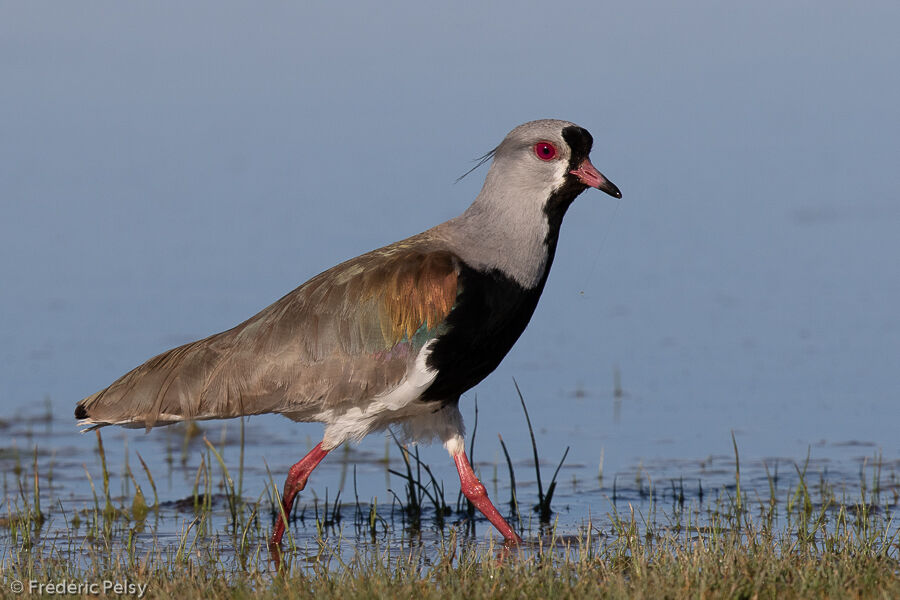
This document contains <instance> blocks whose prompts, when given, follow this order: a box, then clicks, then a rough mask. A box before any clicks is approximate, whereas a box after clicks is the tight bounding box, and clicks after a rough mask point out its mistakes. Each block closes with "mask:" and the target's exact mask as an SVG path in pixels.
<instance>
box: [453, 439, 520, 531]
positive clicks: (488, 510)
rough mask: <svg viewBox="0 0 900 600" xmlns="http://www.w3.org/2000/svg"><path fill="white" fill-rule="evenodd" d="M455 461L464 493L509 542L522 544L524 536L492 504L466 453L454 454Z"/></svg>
mask: <svg viewBox="0 0 900 600" xmlns="http://www.w3.org/2000/svg"><path fill="white" fill-rule="evenodd" d="M453 461H454V462H455V463H456V470H457V471H459V483H460V485H461V486H462V493H463V494H465V496H466V498H468V499H469V501H470V502H471V503H472V504H474V505H475V508H477V509H478V510H480V511H481V512H482V514H484V516H486V517H487V518H488V521H490V522H491V523H493V525H494V527H496V528H497V529H498V530H499V531H500V533H502V534H503V537H504V538H506V543H507V544H520V543H521V542H522V538H520V537H519V536H518V535H517V534H516V532H515V531H513V528H512V527H510V526H509V523H507V522H506V519H504V518H503V517H502V516H501V515H500V511H498V510H497V508H496V507H495V506H494V505H493V504H491V500H490V498H488V495H487V490H486V489H485V487H484V486H483V485H482V484H481V482H480V481H478V478H477V477H475V472H474V471H473V470H472V465H470V464H469V459H468V458H467V457H466V453H465V452H460V453H459V454H456V455H454V456H453Z"/></svg>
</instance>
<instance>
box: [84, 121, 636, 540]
mask: <svg viewBox="0 0 900 600" xmlns="http://www.w3.org/2000/svg"><path fill="white" fill-rule="evenodd" d="M592 144H593V138H592V137H591V134H590V133H588V132H587V131H586V130H584V129H582V128H581V127H579V126H577V125H575V124H573V123H569V122H566V121H556V120H542V121H532V122H530V123H525V124H524V125H520V126H518V127H516V128H515V129H513V130H512V131H511V132H510V133H509V135H507V136H506V138H505V139H504V140H503V142H502V143H501V144H500V145H499V146H497V147H496V148H495V149H494V150H493V151H492V152H490V153H489V154H488V155H486V156H485V161H486V160H488V159H490V158H492V159H493V161H492V163H491V166H490V169H489V170H488V173H487V176H486V178H485V182H484V187H482V189H481V192H480V193H479V194H478V197H476V198H475V201H474V202H473V203H472V205H471V206H470V207H469V208H468V209H467V210H466V211H465V212H464V213H463V214H461V215H459V216H458V217H456V218H453V219H451V220H449V221H447V222H445V223H441V224H440V225H438V226H436V227H433V228H431V229H429V230H428V231H425V232H423V233H420V234H418V235H414V236H412V237H410V238H407V239H405V240H402V241H399V242H396V243H394V244H391V245H390V246H385V247H384V248H379V249H378V250H373V251H371V252H369V253H367V254H363V255H362V256H358V257H356V258H353V259H351V260H348V261H347V262H344V263H341V264H339V265H337V266H336V267H332V268H331V269H328V270H327V271H325V272H324V273H321V274H319V275H317V276H315V277H313V278H312V279H310V280H309V281H307V282H306V283H304V284H303V285H301V286H300V287H298V288H297V289H295V290H294V291H292V292H290V293H289V294H287V295H286V296H284V297H283V298H281V299H280V300H278V301H277V302H275V303H274V304H272V305H271V306H269V307H268V308H265V309H263V310H262V311H261V312H260V313H259V314H257V315H255V316H253V317H251V318H250V319H248V320H246V321H244V322H243V323H241V324H240V325H238V326H236V327H234V328H232V329H229V330H228V331H224V332H222V333H218V334H216V335H213V336H210V337H208V338H205V339H202V340H199V341H196V342H192V343H190V344H185V345H184V346H179V347H178V348H173V349H172V350H169V351H168V352H164V353H163V354H160V355H159V356H156V357H154V358H151V359H150V360H148V361H147V362H145V363H144V364H142V365H141V366H139V367H137V368H136V369H134V370H133V371H129V372H128V373H126V374H125V375H123V376H122V377H120V378H119V379H117V380H116V381H115V382H113V384H112V385H110V386H109V387H108V388H106V389H104V390H101V391H99V392H97V393H96V394H94V395H93V396H90V397H88V398H85V399H84V400H82V401H81V402H79V403H78V405H77V406H76V407H75V417H76V418H78V419H80V422H79V425H81V426H87V427H88V428H89V429H93V428H96V427H102V426H104V425H124V426H125V427H145V428H147V429H148V430H149V429H150V428H151V427H153V426H156V425H169V424H171V423H176V422H178V421H186V420H198V419H224V418H232V417H239V416H242V415H258V414H262V413H278V414H281V415H284V416H286V417H288V418H289V419H293V420H294V421H318V422H321V423H324V424H325V435H324V437H323V438H322V441H321V442H319V444H317V445H316V447H315V448H313V449H312V451H310V452H309V454H307V455H306V456H305V457H303V459H302V460H301V461H300V462H298V463H297V464H295V465H294V466H293V467H291V469H290V471H289V472H288V476H287V480H286V481H285V484H284V493H283V495H282V506H283V509H284V512H283V514H284V515H288V514H289V513H290V511H291V507H292V505H293V502H294V497H295V495H296V494H297V492H299V491H300V490H302V489H303V488H304V486H305V485H306V480H307V478H308V477H309V475H310V473H311V472H312V470H313V469H314V468H315V467H316V465H318V464H319V462H320V461H321V460H322V459H323V458H324V457H325V455H326V454H328V452H329V451H331V450H332V449H334V448H336V447H337V446H339V445H340V444H342V443H343V442H345V441H348V440H360V439H361V438H363V437H364V436H365V435H367V434H369V433H371V432H373V431H378V430H383V429H385V428H387V427H389V426H391V425H399V426H400V427H402V430H403V433H404V434H405V435H406V437H407V439H409V440H411V441H426V442H427V441H430V440H432V439H434V438H437V439H439V440H440V441H441V442H443V444H444V447H445V448H446V449H447V451H448V452H449V453H450V456H451V457H453V460H454V462H455V463H456V468H457V470H458V471H459V480H460V484H461V487H462V491H463V493H464V494H465V496H466V498H468V499H469V500H470V501H471V502H472V503H473V504H474V505H475V506H476V507H477V508H478V509H479V510H480V511H481V512H482V513H483V514H484V515H485V516H486V517H487V518H488V520H489V521H490V522H491V523H493V525H494V526H495V527H496V528H497V529H498V530H499V531H500V533H502V534H503V536H504V538H506V541H507V542H508V543H517V542H520V541H521V538H519V536H518V535H517V534H516V533H515V531H513V529H512V527H510V526H509V524H508V523H507V522H506V520H505V519H504V518H503V517H502V516H501V515H500V513H499V512H498V511H497V509H496V508H495V507H494V505H493V504H492V503H491V501H490V500H489V499H488V496H487V491H486V490H485V487H484V486H483V485H482V484H481V482H479V481H478V478H477V477H476V476H475V473H474V472H473V471H472V467H471V465H470V464H469V459H468V458H467V457H466V453H465V449H464V442H463V433H464V427H463V422H462V416H461V415H460V413H459V409H458V407H457V405H458V403H459V398H460V395H461V394H462V393H463V392H465V391H466V390H468V389H470V388H471V387H473V386H474V385H475V384H477V383H478V382H480V381H481V380H482V379H484V378H485V377H486V376H487V375H488V374H489V373H490V372H491V371H493V370H494V369H495V368H496V367H497V365H498V364H500V361H501V360H502V359H503V357H504V356H505V355H506V353H507V352H509V350H510V348H512V346H513V344H514V343H515V341H516V340H517V339H518V337H519V336H520V335H521V334H522V331H523V330H524V329H525V326H526V325H527V324H528V321H529V320H530V319H531V315H532V313H533V312H534V309H535V307H536V306H537V302H538V298H539V297H540V295H541V291H542V290H543V289H544V284H545V283H546V281H547V275H548V273H549V271H550V265H551V263H552V262H553V255H554V253H555V251H556V243H557V240H558V237H559V229H560V225H561V224H562V220H563V215H565V212H566V209H568V208H569V205H570V204H571V203H572V201H573V200H575V197H576V196H578V195H579V194H580V193H581V192H583V191H584V190H585V189H587V188H588V187H593V188H597V189H599V190H603V191H604V192H606V193H607V194H609V195H611V196H615V197H616V198H621V197H622V195H621V193H620V192H619V190H618V188H617V187H616V186H615V185H613V184H612V183H611V182H610V181H609V180H608V179H606V178H605V177H604V176H603V175H601V174H600V172H599V171H598V170H597V169H596V168H594V165H592V164H591V161H590V158H589V156H588V154H589V153H590V150H591V145H592ZM285 526H286V523H285V520H284V518H283V517H282V516H281V515H279V516H278V517H276V522H275V526H274V532H273V533H272V538H271V540H270V543H271V544H272V545H273V546H277V545H278V544H280V542H281V538H282V535H283V534H284V529H285Z"/></svg>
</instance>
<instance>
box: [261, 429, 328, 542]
mask: <svg viewBox="0 0 900 600" xmlns="http://www.w3.org/2000/svg"><path fill="white" fill-rule="evenodd" d="M326 454H328V450H323V449H322V443H321V442H319V443H318V444H316V447H315V448H313V449H312V450H310V451H309V454H307V455H306V456H304V457H303V458H302V459H301V460H300V462H298V463H297V464H295V465H294V466H293V467H291V470H290V471H288V476H287V479H286V480H285V482H284V493H283V494H282V495H281V506H282V508H283V509H284V517H285V518H286V517H287V516H288V515H289V514H291V508H292V507H293V506H294V496H296V495H297V492H299V491H300V490H302V489H303V488H304V487H306V480H307V479H309V474H310V473H312V472H313V469H315V468H316V465H318V464H319V463H320V462H322V459H323V458H325V455H326ZM285 518H282V516H281V515H280V514H279V515H278V516H277V517H276V518H275V531H273V532H272V538H271V539H270V540H269V545H270V546H278V545H279V544H281V536H283V535H284V528H285V527H286V526H287V523H286V522H285Z"/></svg>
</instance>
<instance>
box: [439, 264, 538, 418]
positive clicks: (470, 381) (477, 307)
mask: <svg viewBox="0 0 900 600" xmlns="http://www.w3.org/2000/svg"><path fill="white" fill-rule="evenodd" d="M548 272H549V265H548V268H547V271H545V273H544V276H543V277H542V278H541V281H540V282H539V283H538V285H537V286H535V287H534V288H530V289H529V288H524V287H522V286H521V285H520V284H519V283H517V282H516V281H515V280H513V279H511V278H509V277H507V276H506V275H504V274H503V273H502V272H500V271H497V270H491V271H479V270H476V269H473V268H471V267H469V266H468V265H465V264H463V265H462V266H461V271H460V274H459V281H460V285H461V286H462V292H461V293H460V295H459V297H458V299H457V303H456V306H454V308H453V310H452V311H451V312H450V314H449V315H448V317H447V326H448V329H447V332H446V333H445V334H443V335H441V336H440V337H439V338H438V339H437V341H436V342H435V344H434V347H433V348H432V352H431V355H430V356H429V357H428V363H427V364H428V366H429V367H430V368H432V369H436V370H437V371H438V375H437V378H436V379H435V380H434V383H432V384H431V386H430V387H429V388H428V389H427V390H426V391H425V393H424V394H423V395H422V400H426V401H434V400H439V401H443V402H453V401H455V400H456V399H458V398H459V396H460V394H462V393H463V392H465V391H466V390H468V389H469V388H471V387H473V386H475V385H476V384H477V383H478V382H480V381H481V380H482V379H484V378H485V377H487V376H488V374H489V373H490V372H491V371H493V370H494V369H496V368H497V365H499V364H500V361H501V360H503V357H504V356H506V353H507V352H509V350H510V348H512V347H513V344H515V343H516V340H518V339H519V336H520V335H522V332H523V331H524V330H525V326H526V325H528V321H529V320H531V315H532V314H533V313H534V309H535V307H536V306H537V303H538V299H539V298H540V296H541V291H542V290H543V289H544V282H545V281H546V280H547V273H548Z"/></svg>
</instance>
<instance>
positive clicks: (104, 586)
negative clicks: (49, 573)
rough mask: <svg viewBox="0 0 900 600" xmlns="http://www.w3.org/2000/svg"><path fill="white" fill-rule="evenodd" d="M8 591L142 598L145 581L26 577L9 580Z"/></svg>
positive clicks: (46, 594) (54, 594) (42, 594)
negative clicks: (21, 579)
mask: <svg viewBox="0 0 900 600" xmlns="http://www.w3.org/2000/svg"><path fill="white" fill-rule="evenodd" d="M9 591H11V592H12V593H13V594H24V593H28V594H32V595H36V596H99V595H100V594H104V595H107V596H110V595H113V596H133V597H135V598H143V597H144V594H145V593H147V584H146V583H137V582H136V581H130V580H128V579H121V580H114V579H103V580H100V581H69V580H68V579H63V580H61V581H42V580H40V579H28V580H25V581H20V580H18V579H13V580H12V581H10V582H9Z"/></svg>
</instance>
